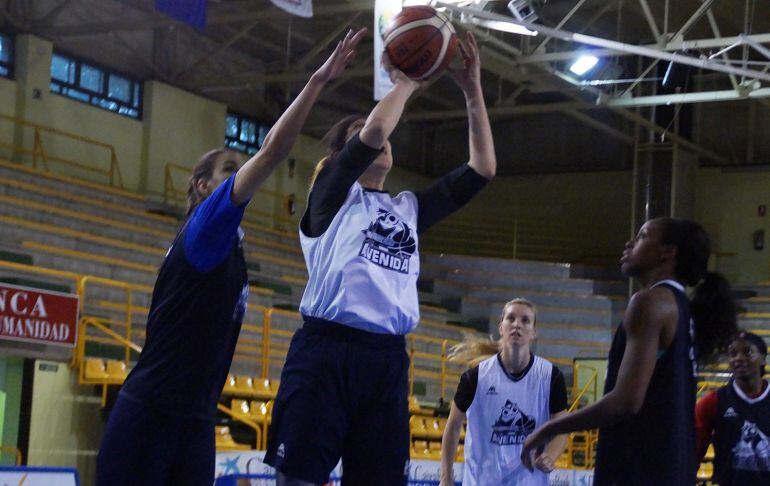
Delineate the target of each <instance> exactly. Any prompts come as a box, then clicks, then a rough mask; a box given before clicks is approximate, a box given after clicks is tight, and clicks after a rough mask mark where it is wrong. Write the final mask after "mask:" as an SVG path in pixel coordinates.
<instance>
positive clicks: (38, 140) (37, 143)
mask: <svg viewBox="0 0 770 486" xmlns="http://www.w3.org/2000/svg"><path fill="white" fill-rule="evenodd" d="M0 120H5V121H7V122H10V123H13V124H14V125H16V126H19V127H23V128H29V129H32V130H33V133H34V137H33V142H32V148H31V149H30V148H28V147H22V146H19V145H14V144H9V143H5V142H0V147H4V148H7V149H10V150H12V151H13V152H14V153H22V154H26V155H31V156H32V167H33V168H35V169H37V168H38V164H40V167H41V168H42V169H43V170H46V171H51V163H58V164H61V165H66V166H70V167H74V168H76V169H78V170H80V171H85V172H87V173H92V174H97V175H101V176H104V177H106V178H107V180H108V181H109V184H110V185H111V186H115V187H119V188H122V187H123V175H122V174H121V172H120V165H119V164H118V157H117V153H116V151H115V147H114V146H112V145H110V144H108V143H104V142H100V141H98V140H94V139H92V138H89V137H84V136H83V135H78V134H75V133H71V132H66V131H64V130H59V129H58V128H52V127H48V126H45V125H42V124H40V123H33V122H30V121H27V120H24V119H21V118H16V117H13V116H9V115H5V114H1V113H0ZM43 134H47V135H49V136H58V137H63V138H67V139H69V140H74V141H76V142H82V143H84V144H87V145H91V146H94V147H98V148H100V149H104V150H106V151H107V152H108V153H109V166H108V167H107V168H104V167H94V166H91V165H87V164H84V163H82V162H78V161H75V160H72V159H67V158H63V157H59V156H55V155H52V154H51V153H49V152H47V151H46V149H45V147H44V144H43ZM38 161H39V162H38Z"/></svg>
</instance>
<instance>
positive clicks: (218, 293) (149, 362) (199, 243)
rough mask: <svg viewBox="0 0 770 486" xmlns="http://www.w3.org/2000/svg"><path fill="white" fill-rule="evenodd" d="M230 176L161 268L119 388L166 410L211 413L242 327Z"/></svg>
mask: <svg viewBox="0 0 770 486" xmlns="http://www.w3.org/2000/svg"><path fill="white" fill-rule="evenodd" d="M233 181H234V176H233V177H231V178H230V179H228V180H227V181H226V182H224V183H223V184H222V185H221V186H220V187H219V188H218V189H217V190H216V191H214V193H213V194H212V195H211V196H209V197H208V198H207V199H206V200H205V201H203V202H202V203H201V204H200V206H198V208H196V210H195V211H194V213H193V214H192V215H191V216H190V218H188V220H187V222H186V223H185V225H184V226H183V227H182V230H181V231H180V232H179V234H178V235H177V237H176V238H175V239H174V243H173V245H172V246H171V248H170V249H169V251H168V254H167V255H166V258H165V260H164V262H163V264H162V266H161V268H160V273H159V274H158V279H157V281H156V282H155V288H154V290H153V294H152V304H151V306H150V313H149V316H148V319H147V337H146V340H145V344H144V347H143V350H142V353H141V354H140V356H139V360H138V361H137V363H136V366H135V367H134V369H133V370H132V371H131V373H130V374H129V376H128V378H127V379H126V381H125V383H124V385H123V388H122V390H121V393H123V394H127V395H129V396H130V397H132V398H134V399H136V400H138V401H139V402H141V403H143V404H145V405H148V406H151V407H153V408H156V409H158V410H159V411H161V412H163V413H167V414H170V415H177V416H192V417H200V418H207V419H209V418H213V417H214V415H215V414H216V404H217V400H218V399H219V395H220V394H221V392H222V386H223V385H224V382H225V380H226V379H227V373H228V371H229V369H230V363H231V362H232V359H233V353H234V351H235V344H236V341H237V340H238V334H239V332H240V328H241V322H242V320H243V315H244V311H245V308H246V300H247V297H248V288H249V287H248V279H247V273H246V262H245V260H244V257H243V249H242V247H241V241H240V239H241V238H240V231H239V228H238V225H239V224H240V221H241V218H242V217H243V210H244V207H245V204H244V205H243V206H240V207H235V206H233V205H232V203H231V201H230V193H231V190H232V185H233Z"/></svg>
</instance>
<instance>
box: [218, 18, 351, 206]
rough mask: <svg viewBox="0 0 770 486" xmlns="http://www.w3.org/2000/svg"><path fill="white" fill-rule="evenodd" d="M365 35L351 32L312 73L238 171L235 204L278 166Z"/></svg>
mask: <svg viewBox="0 0 770 486" xmlns="http://www.w3.org/2000/svg"><path fill="white" fill-rule="evenodd" d="M365 34H366V29H361V30H359V31H358V32H356V33H355V34H354V33H353V31H352V30H351V31H349V32H348V34H347V35H346V36H345V38H344V39H343V40H341V41H340V42H339V43H338V44H337V47H336V48H335V49H334V52H332V54H331V55H330V56H329V58H328V59H327V60H326V62H325V63H324V64H323V65H322V66H321V67H320V68H318V70H317V71H316V72H315V73H313V75H312V76H311V77H310V80H309V81H308V83H307V84H306V85H305V87H304V89H303V90H302V91H301V92H300V94H299V95H298V96H297V98H295V100H294V101H293V102H292V104H291V105H289V107H288V108H287V109H286V111H285V112H284V113H283V115H281V117H280V118H279V119H278V121H277V122H276V123H275V125H273V127H272V128H271V129H270V132H269V133H268V134H267V137H265V142H264V143H263V144H262V147H261V148H260V149H259V152H257V153H256V154H255V155H254V156H253V157H252V158H251V159H249V160H248V161H247V162H246V163H245V164H244V165H243V167H241V169H240V170H239V171H238V173H237V174H236V176H235V183H234V185H233V191H232V194H231V198H232V202H233V204H235V205H236V206H239V205H241V204H243V203H245V202H246V201H248V200H249V199H251V197H252V196H253V195H254V192H255V191H256V190H257V189H258V188H259V186H261V185H262V183H263V182H264V181H265V179H267V178H268V176H270V174H271V173H272V172H273V170H274V169H275V168H276V166H278V164H279V163H280V162H281V161H283V159H285V158H286V156H288V155H289V152H290V151H291V148H292V147H293V146H294V142H295V141H296V139H297V136H298V135H299V133H300V131H301V130H302V127H303V126H304V124H305V120H306V119H307V116H308V114H309V113H310V109H311V108H312V107H313V105H314V104H315V102H316V100H317V99H318V96H319V95H320V94H321V90H322V89H323V87H324V86H325V85H326V83H328V82H329V81H331V80H332V79H334V78H336V77H337V76H339V75H340V74H341V73H342V72H343V71H344V70H345V68H346V67H347V66H348V64H350V62H351V61H352V60H353V59H354V58H355V54H356V47H357V46H358V43H359V42H361V39H363V38H364V35H365Z"/></svg>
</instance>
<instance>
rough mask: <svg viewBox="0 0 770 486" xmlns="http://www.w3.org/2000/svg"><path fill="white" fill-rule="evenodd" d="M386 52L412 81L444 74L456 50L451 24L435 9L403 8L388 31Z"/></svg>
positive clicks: (425, 7) (455, 38) (455, 40)
mask: <svg viewBox="0 0 770 486" xmlns="http://www.w3.org/2000/svg"><path fill="white" fill-rule="evenodd" d="M383 37H384V42H385V52H387V54H388V57H389V58H390V60H391V62H392V63H393V65H394V66H395V67H397V68H398V69H400V70H401V71H403V72H404V74H406V75H407V76H409V77H410V78H412V79H417V80H421V79H428V78H431V77H434V76H438V75H439V74H441V73H442V72H443V71H444V70H445V69H446V67H447V66H448V65H449V62H450V61H451V60H452V58H453V57H454V55H455V52H456V51H457V36H456V35H455V29H454V27H453V26H452V23H451V22H450V21H449V19H448V18H447V17H446V15H444V14H443V13H441V12H439V11H437V10H436V9H434V8H433V7H428V6H416V7H404V9H403V10H401V12H399V13H398V14H397V15H396V16H395V17H393V20H392V21H391V22H390V25H388V28H387V29H386V31H385V35H384V36H383Z"/></svg>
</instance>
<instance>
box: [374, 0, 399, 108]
mask: <svg viewBox="0 0 770 486" xmlns="http://www.w3.org/2000/svg"><path fill="white" fill-rule="evenodd" d="M402 5H403V1H402V0H376V1H375V2H374V32H373V34H374V99H375V100H378V101H379V100H381V99H382V98H383V97H385V95H386V94H388V92H389V91H390V90H391V88H393V83H391V82H390V76H388V73H387V71H385V69H383V68H382V63H381V58H382V50H383V49H384V48H385V44H384V42H383V36H382V34H383V32H384V31H385V28H387V26H388V24H390V21H391V20H392V19H393V17H394V16H395V15H396V14H397V13H399V12H400V11H401V7H402Z"/></svg>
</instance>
